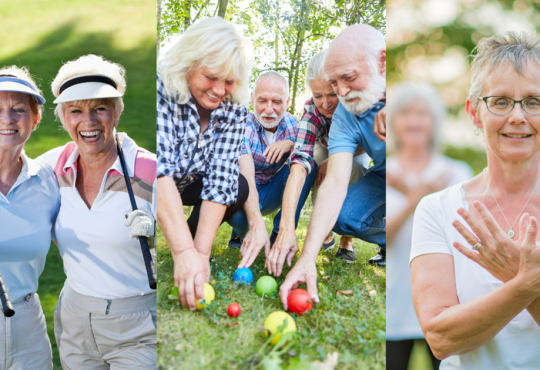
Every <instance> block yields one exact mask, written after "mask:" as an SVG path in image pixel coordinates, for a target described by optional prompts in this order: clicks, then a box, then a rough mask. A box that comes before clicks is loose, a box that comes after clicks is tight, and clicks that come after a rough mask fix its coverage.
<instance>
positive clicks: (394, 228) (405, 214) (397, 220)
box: [386, 203, 416, 244]
mask: <svg viewBox="0 0 540 370" xmlns="http://www.w3.org/2000/svg"><path fill="white" fill-rule="evenodd" d="M415 208H416V205H412V204H410V203H408V204H407V207H406V208H405V209H403V210H402V211H400V212H399V213H398V214H397V215H395V216H392V217H387V218H386V243H387V244H388V243H390V242H392V240H394V238H395V236H396V235H397V233H398V232H399V230H400V229H401V227H402V226H403V224H404V223H405V221H407V220H408V218H409V217H410V216H411V215H412V214H413V213H414V210H415Z"/></svg>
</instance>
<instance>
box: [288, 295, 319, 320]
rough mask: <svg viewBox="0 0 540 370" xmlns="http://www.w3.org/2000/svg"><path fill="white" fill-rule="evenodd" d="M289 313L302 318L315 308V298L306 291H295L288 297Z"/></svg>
mask: <svg viewBox="0 0 540 370" xmlns="http://www.w3.org/2000/svg"><path fill="white" fill-rule="evenodd" d="M287 306H288V307H289V312H294V313H295V314H297V315H300V316H302V315H303V314H304V313H305V312H306V311H311V309H312V308H313V298H311V295H310V294H309V293H308V292H307V291H306V290H304V289H294V290H293V291H292V292H291V293H290V294H289V296H288V297H287Z"/></svg>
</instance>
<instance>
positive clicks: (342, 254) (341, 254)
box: [336, 248, 356, 263]
mask: <svg viewBox="0 0 540 370" xmlns="http://www.w3.org/2000/svg"><path fill="white" fill-rule="evenodd" d="M336 257H337V258H341V259H342V260H344V261H345V262H347V263H353V262H354V261H356V253H354V251H350V250H348V249H343V248H339V249H338V251H337V253H336Z"/></svg>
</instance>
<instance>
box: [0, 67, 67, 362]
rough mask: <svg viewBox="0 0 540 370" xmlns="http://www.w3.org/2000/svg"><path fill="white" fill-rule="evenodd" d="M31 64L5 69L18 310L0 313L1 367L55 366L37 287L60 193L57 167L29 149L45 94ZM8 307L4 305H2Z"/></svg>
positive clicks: (5, 215) (8, 242) (5, 233)
mask: <svg viewBox="0 0 540 370" xmlns="http://www.w3.org/2000/svg"><path fill="white" fill-rule="evenodd" d="M41 95H42V94H41V92H40V91H39V89H38V88H37V86H36V83H35V82H34V80H33V79H32V77H30V74H29V73H28V71H27V70H26V69H25V68H18V67H15V66H12V67H7V68H3V69H0V273H1V274H2V275H3V278H4V283H5V287H6V290H7V292H8V294H9V297H10V299H11V302H12V303H13V306H14V308H15V316H12V317H9V318H8V317H6V318H4V316H3V315H2V314H1V313H0V361H1V362H0V369H2V370H8V369H44V370H48V369H52V352H51V343H50V342H49V337H48V336H47V325H46V324H45V317H44V316H43V311H42V309H41V305H40V302H39V297H38V295H37V293H36V291H37V289H38V279H39V276H40V275H41V273H42V272H43V268H44V266H45V258H46V256H47V253H48V251H49V247H50V245H51V233H52V228H53V225H54V219H55V218H56V214H57V212H58V207H59V206H60V193H59V191H58V184H57V183H56V180H55V178H54V174H53V171H52V168H50V167H48V166H46V165H43V164H40V163H38V162H36V161H34V160H32V159H30V158H28V157H27V156H26V155H25V154H24V151H23V148H24V145H25V144H26V142H27V141H28V139H29V138H30V134H31V133H32V131H33V130H35V129H36V127H37V125H38V123H39V121H40V119H41V106H42V105H43V104H44V103H45V99H43V97H42V96H41ZM2 308H3V307H2Z"/></svg>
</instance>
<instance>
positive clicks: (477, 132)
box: [474, 125, 484, 136]
mask: <svg viewBox="0 0 540 370" xmlns="http://www.w3.org/2000/svg"><path fill="white" fill-rule="evenodd" d="M483 132H484V131H482V129H481V128H480V127H478V126H476V125H474V134H475V135H476V136H480V134H481V133H483Z"/></svg>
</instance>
